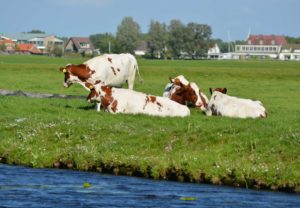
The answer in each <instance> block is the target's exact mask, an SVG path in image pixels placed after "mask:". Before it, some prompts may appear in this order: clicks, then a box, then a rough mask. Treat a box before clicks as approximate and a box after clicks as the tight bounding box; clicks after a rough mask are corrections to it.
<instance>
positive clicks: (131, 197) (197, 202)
mask: <svg viewBox="0 0 300 208" xmlns="http://www.w3.org/2000/svg"><path fill="white" fill-rule="evenodd" d="M85 183H88V184H87V185H89V184H90V185H91V186H90V187H89V188H84V184H85ZM0 207H1V208H2V207H26V208H30V207H39V208H40V207H55V208H58V207H101V208H104V207H122V208H126V207H130V208H132V207H149V208H150V207H151V208H155V207H164V208H169V207H176V208H177V207H178V208H179V207H180V208H182V207H199V208H201V207H203V208H209V207H230V208H235V207H239V208H240V207H243V208H250V207H253V208H261V207H263V208H264V207H270V208H271V207H272V208H277V207H280V208H281V207H289V208H293V207H294V208H296V207H297V208H299V207H300V195H297V194H286V193H276V192H266V191H255V190H247V189H239V188H230V187H221V186H212V185H202V184H190V183H177V182H168V181H154V180H148V179H141V178H134V177H125V176H111V175H102V174H99V173H91V172H80V171H71V170H57V169H31V168H25V167H20V166H17V167H16V166H8V165H1V164H0Z"/></svg>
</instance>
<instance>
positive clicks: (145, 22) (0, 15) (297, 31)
mask: <svg viewBox="0 0 300 208" xmlns="http://www.w3.org/2000/svg"><path fill="white" fill-rule="evenodd" d="M0 5H1V12H0V33H18V32H25V31H30V30H32V29H39V30H42V31H45V32H46V33H50V34H55V35H58V36H67V37H70V36H89V35H91V34H97V33H105V32H110V33H115V32H116V30H117V27H118V25H119V24H120V23H121V21H122V19H123V18H124V17H125V16H131V17H133V19H134V21H136V22H137V23H138V24H139V25H140V27H141V31H142V32H147V31H148V29H149V24H150V21H151V20H156V21H159V22H162V23H166V24H169V22H170V20H172V19H177V20H180V21H182V23H184V24H187V23H189V22H196V23H201V24H208V25H210V26H211V27H212V31H213V35H212V36H213V38H221V39H223V40H224V41H228V40H229V39H230V40H231V41H232V40H244V39H245V38H246V37H247V34H248V33H249V31H251V34H277V35H289V36H294V37H300V12H299V8H300V0H147V1H145V0H0Z"/></svg>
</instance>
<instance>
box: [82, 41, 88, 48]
mask: <svg viewBox="0 0 300 208" xmlns="http://www.w3.org/2000/svg"><path fill="white" fill-rule="evenodd" d="M79 45H80V47H81V48H89V47H90V45H89V44H88V43H87V42H80V43H79Z"/></svg>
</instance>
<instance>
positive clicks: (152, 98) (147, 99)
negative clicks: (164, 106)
mask: <svg viewBox="0 0 300 208" xmlns="http://www.w3.org/2000/svg"><path fill="white" fill-rule="evenodd" d="M146 101H147V102H152V103H154V102H155V101H156V97H155V96H153V95H149V96H147V98H146Z"/></svg>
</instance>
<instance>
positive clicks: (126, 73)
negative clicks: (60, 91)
mask: <svg viewBox="0 0 300 208" xmlns="http://www.w3.org/2000/svg"><path fill="white" fill-rule="evenodd" d="M60 71H61V72H63V73H64V75H65V77H64V86H65V87H70V86H71V85H72V84H73V83H78V84H81V85H82V86H83V87H84V88H85V89H86V90H90V89H88V88H86V85H85V83H91V84H97V83H101V84H103V85H108V86H114V87H121V86H122V84H124V83H125V82H127V83H128V89H131V90H132V89H133V86H134V79H135V74H136V72H137V73H138V76H139V80H140V82H141V83H143V79H142V77H141V75H140V73H139V69H138V64H137V61H136V59H135V57H134V56H133V55H131V54H104V55H101V56H97V57H94V58H92V59H90V60H88V61H86V62H84V63H83V64H79V65H73V64H68V65H67V66H66V67H61V68H60ZM99 110H100V104H98V105H97V111H99Z"/></svg>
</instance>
